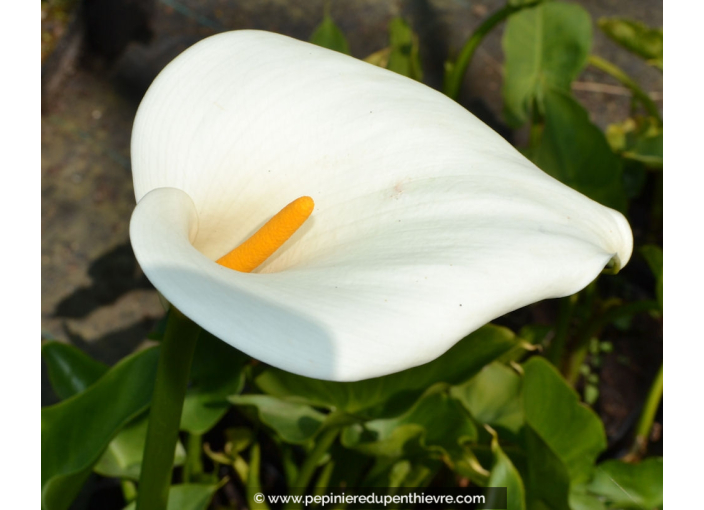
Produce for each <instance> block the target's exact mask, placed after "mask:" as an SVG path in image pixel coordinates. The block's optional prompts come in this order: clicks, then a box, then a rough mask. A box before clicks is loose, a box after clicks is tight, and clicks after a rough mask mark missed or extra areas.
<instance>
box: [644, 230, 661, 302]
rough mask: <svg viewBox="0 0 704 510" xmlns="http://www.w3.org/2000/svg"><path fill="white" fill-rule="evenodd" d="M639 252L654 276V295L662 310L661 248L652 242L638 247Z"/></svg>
mask: <svg viewBox="0 0 704 510" xmlns="http://www.w3.org/2000/svg"><path fill="white" fill-rule="evenodd" d="M640 253H641V254H642V255H643V257H645V260H646V261H647V262H648V266H650V270H651V271H652V272H653V275H654V276H655V295H656V296H657V299H658V303H659V304H660V309H661V310H662V305H663V300H662V293H663V276H662V248H660V247H659V246H655V245H654V244H647V245H645V246H643V247H642V248H641V249H640Z"/></svg>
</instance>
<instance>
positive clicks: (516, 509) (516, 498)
mask: <svg viewBox="0 0 704 510" xmlns="http://www.w3.org/2000/svg"><path fill="white" fill-rule="evenodd" d="M491 451H492V453H493V454H494V464H493V465H492V467H491V475H489V482H488V484H487V486H488V487H506V493H507V494H506V499H507V503H508V505H507V507H506V508H507V510H525V509H526V490H525V487H524V486H523V479H522V478H521V475H520V474H519V473H518V470H517V469H516V467H515V466H514V465H513V462H511V459H509V458H508V457H507V456H506V454H505V453H504V451H503V450H502V449H501V446H499V441H498V439H497V437H496V436H494V437H492V439H491ZM491 503H492V502H491V501H487V504H486V506H487V508H492V504H491ZM497 508H498V507H497Z"/></svg>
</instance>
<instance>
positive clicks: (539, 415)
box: [523, 357, 606, 483]
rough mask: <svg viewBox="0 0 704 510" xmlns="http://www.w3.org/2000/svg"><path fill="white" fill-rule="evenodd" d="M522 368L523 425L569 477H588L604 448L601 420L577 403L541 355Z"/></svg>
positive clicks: (581, 479)
mask: <svg viewBox="0 0 704 510" xmlns="http://www.w3.org/2000/svg"><path fill="white" fill-rule="evenodd" d="M524 370H525V377H524V381H523V407H524V412H525V420H526V424H527V425H529V426H530V427H531V429H532V430H533V431H534V432H535V434H537V435H538V436H539V437H540V438H541V440H542V441H544V442H545V444H546V445H547V446H548V447H549V448H550V449H551V450H552V451H553V452H554V453H555V455H556V456H557V457H558V458H559V459H560V460H561V461H562V463H563V464H564V465H565V467H566V468H567V471H568V473H569V476H570V480H572V481H573V482H576V483H579V482H582V481H586V480H588V479H589V476H590V475H591V472H592V470H593V466H594V463H595V461H596V458H597V456H598V455H599V453H601V452H602V451H603V450H604V449H605V448H606V434H605V432H604V426H603V425H602V423H601V420H600V419H599V417H598V416H597V415H596V414H595V413H594V411H592V410H591V409H589V408H588V407H586V406H584V405H582V404H581V403H580V401H579V397H578V395H577V393H576V392H575V391H574V390H573V389H572V388H571V387H570V386H568V385H567V383H566V382H565V380H564V379H563V378H562V376H560V374H559V373H558V372H557V370H555V368H554V367H553V365H552V364H550V363H549V362H548V361H546V360H545V359H544V358H540V357H534V358H531V359H530V360H529V361H528V362H527V363H526V364H525V365H524Z"/></svg>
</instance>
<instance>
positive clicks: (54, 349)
mask: <svg viewBox="0 0 704 510" xmlns="http://www.w3.org/2000/svg"><path fill="white" fill-rule="evenodd" d="M42 358H44V363H46V369H47V372H48V374H49V381H50V382H51V387H52V388H53V389H54V393H56V395H57V396H58V397H59V398H60V399H61V400H66V399H67V398H69V397H72V396H73V395H75V394H76V393H80V392H82V391H83V390H85V389H86V388H87V387H88V386H90V385H91V384H93V383H94V382H95V381H97V380H98V379H99V378H100V377H101V376H102V375H103V374H104V373H105V372H107V370H108V366H107V365H105V364H103V363H100V362H98V361H95V360H94V359H93V358H91V357H90V356H88V355H87V354H86V353H84V352H83V351H81V350H80V349H77V348H76V347H74V346H72V345H68V344H64V343H61V342H54V341H51V342H46V343H45V344H44V345H42Z"/></svg>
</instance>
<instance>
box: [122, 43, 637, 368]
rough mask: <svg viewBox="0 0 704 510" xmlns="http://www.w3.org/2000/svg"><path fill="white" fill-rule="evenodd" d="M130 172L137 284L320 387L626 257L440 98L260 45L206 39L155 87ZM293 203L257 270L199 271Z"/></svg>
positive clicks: (313, 52)
mask: <svg viewBox="0 0 704 510" xmlns="http://www.w3.org/2000/svg"><path fill="white" fill-rule="evenodd" d="M132 168H133V174H134V185H135V193H136V198H137V201H138V205H137V208H136V209H135V212H134V214H133V216H132V222H131V226H130V237H131V240H132V245H133V247H134V251H135V254H136V256H137V259H138V260H139V263H140V264H141V266H142V268H143V270H144V272H145V273H146V275H147V277H148V278H149V280H150V281H151V282H152V283H153V284H154V286H155V287H156V288H157V289H158V290H159V291H160V292H162V293H163V294H164V296H166V298H167V299H168V300H169V301H171V302H172V303H173V304H174V305H175V306H176V307H177V308H179V309H180V310H181V311H182V312H183V313H184V314H185V315H187V316H188V317H190V318H191V319H192V320H194V321H195V322H197V323H198V324H200V325H201V326H202V327H203V328H205V329H206V330H208V331H210V332H211V333H213V334H214V335H216V336H218V337H219V338H221V339H222V340H224V341H226V342H228V343H230V344H232V345H233V346H235V347H237V348H238V349H241V350H242V351H244V352H246V353H247V354H249V355H251V356H254V357H255V358H258V359H260V360H262V361H264V362H266V363H269V364H271V365H274V366H277V367H280V368H282V369H285V370H289V371H291V372H295V373H298V374H302V375H306V376H310V377H316V378H321V379H330V380H337V381H350V380H357V379H364V378H369V377H375V376H380V375H384V374H389V373H392V372H396V371H399V370H403V369H406V368H409V367H413V366H416V365H419V364H422V363H425V362H428V361H430V360H432V359H433V358H435V357H437V356H439V355H440V354H442V353H443V352H445V351H446V350H447V349H449V348H450V347H451V346H452V345H453V344H454V343H455V342H457V341H458V340H460V339H461V338H462V337H464V336H465V335H467V334H468V333H470V332H471V331H474V330H475V329H477V328H479V327H480V326H482V325H483V324H485V323H487V322H489V321H491V320H492V319H494V318H496V317H498V316H500V315H503V314H505V313H507V312H509V311H511V310H515V309H516V308H519V307H521V306H525V305H527V304H530V303H533V302H535V301H539V300H542V299H545V298H554V297H561V296H566V295H569V294H572V293H574V292H577V291H579V290H580V289H582V288H583V287H585V286H586V285H587V284H588V283H589V282H590V281H592V280H593V279H594V278H595V277H596V276H597V275H598V274H599V272H600V271H601V270H602V268H604V266H605V265H606V264H607V263H608V262H609V261H610V260H611V259H612V258H614V260H615V262H616V264H617V265H618V266H622V265H624V264H625V263H626V262H627V261H628V259H629V257H630V255H631V251H632V242H633V241H632V234H631V230H630V228H629V226H628V223H627V221H626V220H625V218H624V217H623V216H622V215H621V214H620V213H618V212H616V211H613V210H611V209H608V208H606V207H603V206H601V205H599V204H597V203H596V202H594V201H592V200H590V199H588V198H586V197H585V196H583V195H581V194H579V193H577V192H576V191H573V190H572V189H570V188H568V187H566V186H564V185H563V184H561V183H559V182H558V181H556V180H555V179H553V178H552V177H549V176H548V175H547V174H545V173H543V172H542V171H541V170H539V169H538V168H537V167H536V166H535V165H533V164H532V163H531V162H529V161H528V160H527V159H526V158H524V157H523V156H522V155H521V154H519V153H518V152H517V151H516V150H515V149H514V148H513V147H511V145H510V144H508V143H507V142H506V141H505V140H504V139H502V138H501V137H500V136H499V135H497V134H496V133H495V132H494V131H492V130H491V129H490V128H488V127H487V126H486V125H484V124H483V123H482V122H481V121H479V120H478V119H476V118H475V117H474V116H473V115H472V114H470V113H469V112H467V111H466V110H465V109H464V108H462V107H461V106H460V105H458V104H457V103H455V102H454V101H452V100H450V99H448V98H447V97H445V96H444V95H442V94H440V93H439V92H436V91H435V90H432V89H430V88H428V87H426V86H425V85H422V84H420V83H417V82H415V81H412V80H410V79H407V78H404V77H402V76H400V75H397V74H395V73H392V72H390V71H387V70H384V69H381V68H378V67H375V66H372V65H369V64H366V63H364V62H362V61H360V60H356V59H354V58H352V57H348V56H345V55H342V54H340V53H336V52H333V51H329V50H326V49H323V48H319V47H317V46H314V45H311V44H308V43H304V42H300V41H296V40H294V39H291V38H288V37H285V36H281V35H276V34H272V33H267V32H259V31H237V32H228V33H223V34H220V35H216V36H213V37H209V38H208V39H205V40H203V41H201V42H199V43H198V44H196V45H194V46H193V47H191V48H190V49H188V50H186V51H185V52H184V53H183V54H181V55H180V56H179V57H177V58H176V59H175V60H174V61H173V62H171V63H170V64H169V65H168V66H167V67H166V68H165V69H164V70H163V71H162V72H161V74H159V76H158V77H157V78H156V80H155V81H154V83H153V84H152V86H151V87H150V89H149V91H148V92H147V94H146V96H145V98H144V100H143V101H142V104H141V105H140V107H139V111H138V113H137V118H136V120H135V124H134V131H133V135H132ZM303 195H309V196H311V197H313V199H314V200H315V204H316V206H315V210H314V212H313V215H312V216H311V218H310V219H309V220H308V221H307V222H306V224H305V225H304V226H303V227H302V228H301V229H300V230H299V231H298V232H297V233H296V234H295V235H294V237H292V238H291V239H290V240H289V241H288V242H287V243H286V244H285V245H284V246H283V247H282V248H281V249H280V250H279V251H278V252H277V253H276V254H274V256H273V257H272V258H271V259H269V260H268V261H267V262H266V263H265V264H264V265H262V266H261V267H260V268H259V269H258V270H257V271H256V272H255V273H250V274H246V273H239V272H236V271H233V270H230V269H227V268H225V267H222V266H219V265H218V264H216V263H215V262H214V261H213V260H214V259H217V258H218V257H220V256H222V255H224V254H225V253H227V252H228V251H230V250H231V249H232V248H234V247H235V246H237V245H238V244H240V243H241V242H242V241H244V240H245V239H246V238H247V237H249V236H250V235H251V234H252V233H253V232H255V231H256V230H257V229H258V228H259V227H260V226H261V225H263V224H264V223H265V222H266V221H267V220H268V219H269V218H270V217H271V216H273V215H274V214H275V213H277V212H278V211H279V210H280V209H281V208H283V207H284V206H285V205H286V204H288V203H289V202H291V201H292V200H294V199H296V198H298V197H300V196H303Z"/></svg>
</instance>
